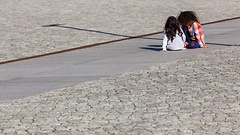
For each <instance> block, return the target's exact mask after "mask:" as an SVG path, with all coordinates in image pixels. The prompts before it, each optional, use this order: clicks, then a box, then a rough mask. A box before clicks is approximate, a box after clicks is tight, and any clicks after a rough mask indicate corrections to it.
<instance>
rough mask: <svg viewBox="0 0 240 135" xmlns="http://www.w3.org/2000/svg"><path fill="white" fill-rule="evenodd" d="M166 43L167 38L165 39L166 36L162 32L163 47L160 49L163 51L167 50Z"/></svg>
mask: <svg viewBox="0 0 240 135" xmlns="http://www.w3.org/2000/svg"><path fill="white" fill-rule="evenodd" d="M167 42H168V38H167V35H166V34H165V32H164V35H163V45H162V49H163V50H167Z"/></svg>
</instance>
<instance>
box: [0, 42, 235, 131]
mask: <svg viewBox="0 0 240 135" xmlns="http://www.w3.org/2000/svg"><path fill="white" fill-rule="evenodd" d="M239 51H240V47H239V46H232V47H223V48H222V49H218V50H214V51H212V52H210V53H207V54H199V55H196V56H195V57H191V58H185V59H179V60H176V61H170V62H166V63H161V64H159V65H155V66H152V67H150V68H148V69H142V70H138V71H134V72H130V73H125V74H122V75H120V76H114V77H109V78H102V79H100V80H96V81H92V82H86V83H83V84H79V85H77V86H73V87H69V88H64V89H60V90H55V91H52V92H49V93H45V94H40V95H37V96H32V97H28V98H25V99H21V100H16V101H12V102H10V103H5V104H0V121H1V122H0V134H6V135H12V134H16V135H25V134H36V135H44V134H46V135H70V134H83V135H100V134H101V135H105V134H106V135H107V134H112V135H114V134H119V135H122V134H127V135H140V134H141V135H151V134H155V135H178V134H181V135H188V134H195V135H203V134H213V135H215V134H220V135H237V134H239V133H240V100H239V98H240V81H239V80H240V70H239V67H240V53H239Z"/></svg>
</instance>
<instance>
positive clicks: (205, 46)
mask: <svg viewBox="0 0 240 135" xmlns="http://www.w3.org/2000/svg"><path fill="white" fill-rule="evenodd" d="M202 48H210V47H209V46H207V45H204V46H203V47H202Z"/></svg>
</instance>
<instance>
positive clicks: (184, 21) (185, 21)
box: [178, 11, 199, 26]
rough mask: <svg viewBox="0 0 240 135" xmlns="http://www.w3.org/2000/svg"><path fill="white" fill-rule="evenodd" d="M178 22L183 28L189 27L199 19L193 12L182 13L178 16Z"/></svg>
mask: <svg viewBox="0 0 240 135" xmlns="http://www.w3.org/2000/svg"><path fill="white" fill-rule="evenodd" d="M178 21H179V22H180V24H181V25H183V26H190V25H191V24H192V23H193V22H199V19H198V16H197V14H196V13H195V12H194V11H184V12H181V13H180V15H179V16H178Z"/></svg>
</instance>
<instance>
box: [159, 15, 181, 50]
mask: <svg viewBox="0 0 240 135" xmlns="http://www.w3.org/2000/svg"><path fill="white" fill-rule="evenodd" d="M185 40H186V36H185V35H184V33H183V31H182V29H181V27H180V23H179V21H178V20H177V19H176V18H175V17H174V16H170V17H168V19H167V21H166V24H165V27H164V36H163V45H162V50H161V51H162V52H166V51H167V50H172V51H178V50H183V49H186V47H185Z"/></svg>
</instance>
